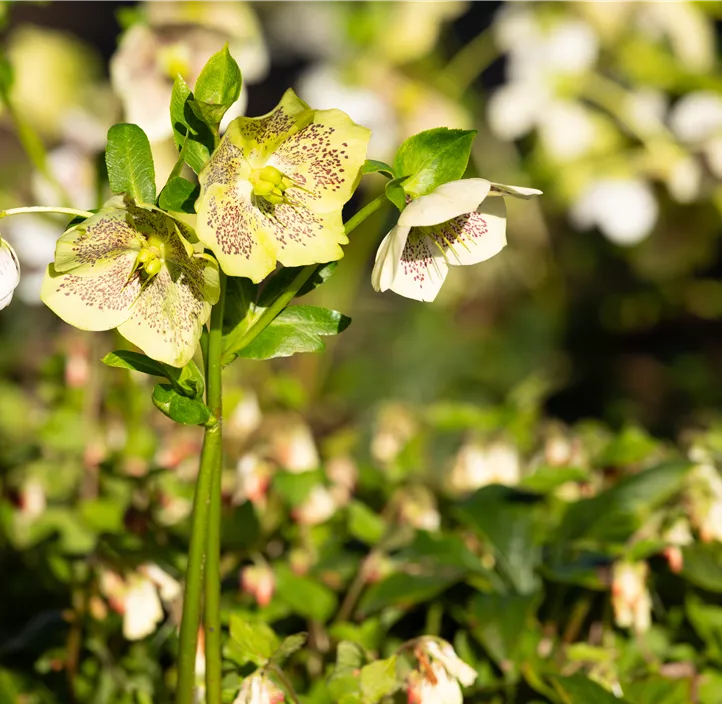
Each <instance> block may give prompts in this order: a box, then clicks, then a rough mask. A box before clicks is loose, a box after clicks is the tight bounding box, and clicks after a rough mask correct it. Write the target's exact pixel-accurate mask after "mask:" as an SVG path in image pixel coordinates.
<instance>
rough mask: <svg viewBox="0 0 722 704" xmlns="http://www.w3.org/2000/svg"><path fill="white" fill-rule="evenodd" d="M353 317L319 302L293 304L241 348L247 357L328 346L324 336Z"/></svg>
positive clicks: (334, 332) (340, 329)
mask: <svg viewBox="0 0 722 704" xmlns="http://www.w3.org/2000/svg"><path fill="white" fill-rule="evenodd" d="M350 322H351V319H350V318H347V317H346V316H345V315H342V314H341V313H338V312H337V311H335V310H328V309H326V308H319V307H317V306H292V307H291V308H286V309H285V310H284V311H282V312H281V313H280V314H279V315H278V316H277V317H276V318H274V319H273V321H271V323H269V325H268V327H266V329H265V330H263V332H262V333H261V334H260V335H258V337H256V338H255V339H254V340H253V341H252V342H251V343H250V344H249V345H247V346H246V347H244V348H243V349H241V350H240V351H239V352H238V355H239V356H240V357H245V358H247V359H273V358H274V357H290V356H291V355H293V354H296V353H297V352H319V351H321V350H323V349H325V347H326V346H325V344H324V342H323V340H322V339H321V338H322V337H325V336H327V335H337V334H338V333H340V332H343V331H344V330H345V329H346V328H347V327H348V326H349V324H350Z"/></svg>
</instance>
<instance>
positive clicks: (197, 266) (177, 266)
mask: <svg viewBox="0 0 722 704" xmlns="http://www.w3.org/2000/svg"><path fill="white" fill-rule="evenodd" d="M219 294H220V284H219V274H218V265H217V263H216V261H215V260H214V259H213V258H212V257H209V256H206V255H202V254H201V255H194V256H192V257H189V256H188V254H187V252H186V250H185V247H184V245H183V242H182V241H181V240H180V239H179V238H177V237H176V238H174V239H171V240H169V241H168V242H167V243H166V252H165V261H164V266H163V268H162V269H161V270H160V272H158V274H157V275H156V276H154V277H153V278H152V279H150V280H149V281H148V282H147V283H146V284H145V286H144V287H143V289H142V290H141V292H140V294H139V295H138V298H137V300H136V302H135V304H134V305H133V307H132V309H131V313H130V316H129V317H128V319H127V320H126V321H125V322H124V323H123V324H122V325H120V326H119V327H118V332H119V333H120V334H121V335H122V336H123V337H125V338H126V339H127V340H129V341H130V342H132V343H133V344H134V345H136V346H137V347H140V349H142V350H143V352H145V353H146V354H147V355H148V356H149V357H152V358H153V359H156V360H158V361H159V362H165V363H166V364H170V365H172V366H175V367H182V366H184V365H186V364H187V363H188V362H189V361H190V360H191V358H192V357H193V355H194V354H195V351H196V348H197V347H198V340H199V339H200V335H201V331H202V329H203V325H204V324H205V323H206V321H207V320H208V318H209V316H210V314H211V307H212V305H213V304H214V303H216V302H217V301H218V297H219Z"/></svg>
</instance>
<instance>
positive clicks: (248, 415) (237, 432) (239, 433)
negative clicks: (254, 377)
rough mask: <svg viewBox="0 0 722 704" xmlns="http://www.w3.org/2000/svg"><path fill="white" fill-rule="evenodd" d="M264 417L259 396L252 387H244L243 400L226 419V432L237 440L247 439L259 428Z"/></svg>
mask: <svg viewBox="0 0 722 704" xmlns="http://www.w3.org/2000/svg"><path fill="white" fill-rule="evenodd" d="M262 418H263V416H262V415H261V407H260V406H259V405H258V396H256V394H255V392H254V391H252V390H251V389H244V391H243V396H242V397H241V400H240V401H239V402H238V403H237V404H236V407H235V408H234V409H233V410H232V411H231V413H230V414H229V415H228V417H227V419H226V421H225V432H226V434H227V436H228V437H233V438H234V439H235V440H245V439H246V438H247V437H248V436H249V435H250V434H251V433H253V432H254V431H255V430H257V429H258V427H259V426H260V425H261V420H262Z"/></svg>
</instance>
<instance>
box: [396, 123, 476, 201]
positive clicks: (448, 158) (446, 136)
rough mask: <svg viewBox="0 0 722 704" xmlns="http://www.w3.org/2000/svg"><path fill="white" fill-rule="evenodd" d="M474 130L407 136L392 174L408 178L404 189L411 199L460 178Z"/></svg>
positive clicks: (431, 131)
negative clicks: (411, 196)
mask: <svg viewBox="0 0 722 704" xmlns="http://www.w3.org/2000/svg"><path fill="white" fill-rule="evenodd" d="M475 135H476V131H474V130H450V129H448V128H446V127H437V128H436V129H432V130H426V131H425V132H420V133H419V134H416V135H414V136H413V137H409V138H408V139H407V140H406V141H405V142H404V143H403V144H402V145H401V146H400V147H399V151H398V152H397V153H396V159H395V160H394V173H396V174H398V175H399V176H409V179H408V181H406V183H404V189H405V190H406V192H407V193H410V194H411V195H413V196H417V197H418V196H421V195H424V194H426V193H431V191H433V190H434V189H435V188H437V187H438V186H440V185H441V184H442V183H447V182H449V181H456V180H458V179H460V178H461V177H462V176H463V175H464V172H465V171H466V165H467V164H468V163H469V155H470V154H471V143H472V142H473V141H474V136H475Z"/></svg>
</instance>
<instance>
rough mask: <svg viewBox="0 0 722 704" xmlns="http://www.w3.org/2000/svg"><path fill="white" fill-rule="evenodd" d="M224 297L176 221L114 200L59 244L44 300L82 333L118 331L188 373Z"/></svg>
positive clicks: (212, 269) (211, 266)
mask: <svg viewBox="0 0 722 704" xmlns="http://www.w3.org/2000/svg"><path fill="white" fill-rule="evenodd" d="M219 291H220V288H219V274H218V265H217V263H216V262H215V260H214V259H213V258H212V257H209V256H208V255H205V254H200V253H198V252H195V251H194V249H193V247H192V246H191V245H190V244H189V243H188V242H187V241H186V239H185V238H184V237H183V236H182V235H181V233H180V231H179V229H178V226H177V225H176V223H175V221H174V220H172V219H171V218H170V217H168V216H167V215H165V214H164V213H163V212H161V211H159V210H156V209H154V208H144V207H140V206H137V205H134V204H132V203H129V202H124V201H123V199H122V198H121V197H114V198H112V199H111V200H110V201H108V202H107V203H106V204H105V205H104V206H103V208H102V209H101V210H100V211H99V212H98V213H96V214H95V215H93V216H92V217H90V218H88V219H87V220H85V221H83V222H81V223H80V224H78V225H76V226H74V227H72V228H70V229H69V230H68V231H67V232H66V233H65V234H64V235H63V236H62V237H61V238H60V239H59V240H58V243H57V246H56V249H55V263H54V264H51V265H50V266H49V267H48V271H47V273H46V275H45V280H44V282H43V287H42V291H41V298H42V300H43V302H44V303H45V304H46V305H47V306H48V307H49V308H51V309H52V310H53V311H55V313H57V314H58V315H59V316H60V317H61V318H62V319H63V320H65V321H66V322H67V323H70V324H71V325H74V326H75V327H77V328H80V329H81V330H110V329H112V328H118V332H120V334H121V335H123V337H125V338H126V339H127V340H129V341H130V342H132V343H133V344H135V345H137V346H138V347H140V348H141V349H142V350H143V351H144V352H145V353H146V354H147V355H148V356H149V357H152V358H153V359H156V360H158V361H161V362H165V363H166V364H170V365H172V366H176V367H182V366H184V365H185V364H187V363H188V361H189V360H190V359H191V357H192V356H193V354H194V352H195V350H196V347H197V345H198V339H199V337H200V334H201V329H202V327H203V325H204V324H205V322H206V321H207V320H208V316H209V315H210V312H211V306H212V305H213V304H215V303H216V302H217V301H218V297H219Z"/></svg>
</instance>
